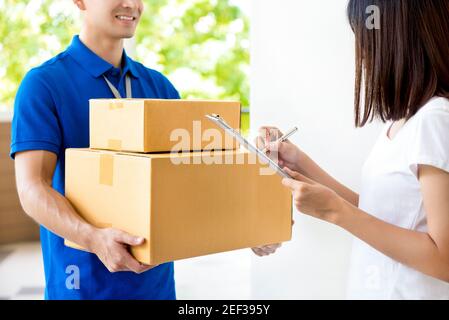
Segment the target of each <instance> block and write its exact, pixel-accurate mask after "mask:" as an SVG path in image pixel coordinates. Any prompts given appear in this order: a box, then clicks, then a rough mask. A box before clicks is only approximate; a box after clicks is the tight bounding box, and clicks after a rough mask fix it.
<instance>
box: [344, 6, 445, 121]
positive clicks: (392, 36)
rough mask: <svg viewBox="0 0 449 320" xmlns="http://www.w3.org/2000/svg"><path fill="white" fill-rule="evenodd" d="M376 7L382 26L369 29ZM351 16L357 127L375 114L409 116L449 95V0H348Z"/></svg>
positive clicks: (391, 117)
mask: <svg viewBox="0 0 449 320" xmlns="http://www.w3.org/2000/svg"><path fill="white" fill-rule="evenodd" d="M372 6H375V8H377V10H378V13H379V17H378V18H379V20H378V21H379V22H380V23H379V25H377V27H379V28H371V27H373V26H374V27H376V26H375V24H370V22H375V21H376V20H375V18H376V17H375V16H372V14H376V13H377V12H375V11H372V12H370V8H373V7H372ZM367 9H368V12H367ZM348 18H349V22H350V24H351V27H352V29H353V31H354V34H355V39H356V41H355V42H356V81H355V124H356V126H357V127H362V126H364V125H365V124H366V123H368V122H371V121H372V120H373V119H374V118H379V119H381V120H382V121H384V122H385V121H389V120H393V121H397V120H400V119H407V120H408V119H410V118H411V117H412V116H413V115H414V114H416V112H417V111H418V110H419V109H420V108H421V107H422V106H423V105H424V104H426V103H427V102H428V101H429V100H430V99H431V98H433V97H434V96H441V97H447V98H449V0H350V1H349V4H348ZM367 20H368V23H369V24H368V25H367ZM363 96H364V103H362V97H363ZM363 104H364V105H363Z"/></svg>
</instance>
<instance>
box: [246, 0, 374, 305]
mask: <svg viewBox="0 0 449 320" xmlns="http://www.w3.org/2000/svg"><path fill="white" fill-rule="evenodd" d="M346 4H347V0H314V1H310V0H276V1H272V0H253V3H252V12H251V15H252V25H251V26H252V35H251V37H252V39H251V45H252V49H251V50H252V52H251V59H252V74H251V89H252V93H251V128H252V131H253V132H254V130H255V129H257V128H258V127H260V126H261V125H263V124H265V125H267V124H270V125H276V126H278V127H279V128H282V129H284V130H287V129H289V128H291V127H293V126H294V125H298V126H299V128H300V131H299V134H297V135H296V136H295V137H294V138H293V139H292V140H293V141H294V142H295V143H297V144H299V145H300V147H301V148H302V149H303V150H304V151H306V152H307V153H308V154H309V155H310V156H311V157H312V158H313V159H315V161H317V162H318V163H319V164H320V165H321V166H322V167H324V168H325V169H326V170H327V171H328V172H330V173H331V174H332V175H333V176H334V177H336V178H337V179H339V180H340V181H341V182H343V183H345V184H346V185H348V186H349V187H351V188H353V189H355V190H358V188H359V183H360V171H361V166H362V163H363V161H364V158H365V157H366V156H367V154H368V152H369V151H370V148H371V146H372V144H373V143H374V141H375V139H376V137H377V134H378V132H379V125H378V124H376V125H371V126H369V127H368V128H364V129H357V130H356V129H355V128H354V124H353V122H354V115H353V87H354V43H353V42H354V37H353V34H352V31H351V29H350V27H349V24H348V23H347V18H346V15H345V14H346V12H345V10H346ZM294 215H295V220H296V224H295V227H294V234H293V241H291V242H290V243H287V244H285V245H284V246H283V248H282V249H281V250H280V251H279V252H278V253H277V254H276V255H274V256H272V257H268V258H264V259H258V258H253V259H252V297H253V298H274V299H277V298H286V299H289V298H294V299H312V298H323V299H329V298H332V299H334V298H336V299H339V298H344V293H345V283H346V275H347V268H348V258H349V254H350V244H351V236H350V235H349V234H348V233H346V232H345V231H343V230H340V229H338V228H337V227H335V226H332V225H328V224H325V223H323V222H320V221H316V220H313V219H312V218H308V217H305V216H300V215H299V214H298V213H296V212H295V214H294Z"/></svg>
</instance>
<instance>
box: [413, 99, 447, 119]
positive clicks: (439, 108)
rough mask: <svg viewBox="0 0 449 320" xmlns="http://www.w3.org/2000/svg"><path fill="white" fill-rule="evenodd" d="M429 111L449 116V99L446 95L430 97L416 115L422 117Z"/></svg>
mask: <svg viewBox="0 0 449 320" xmlns="http://www.w3.org/2000/svg"><path fill="white" fill-rule="evenodd" d="M429 113H443V114H446V115H447V116H449V99H448V98H444V97H434V98H432V99H430V100H429V101H428V102H427V103H426V104H425V105H424V106H423V107H421V109H419V111H418V112H417V113H416V116H418V117H420V116H421V117H422V116H425V115H427V114H429Z"/></svg>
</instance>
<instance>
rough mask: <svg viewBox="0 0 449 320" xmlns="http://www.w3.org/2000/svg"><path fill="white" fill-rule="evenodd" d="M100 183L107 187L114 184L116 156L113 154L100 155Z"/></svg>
mask: <svg viewBox="0 0 449 320" xmlns="http://www.w3.org/2000/svg"><path fill="white" fill-rule="evenodd" d="M99 183H100V184H102V185H106V186H112V185H113V183H114V156H113V155H111V154H101V155H100V177H99Z"/></svg>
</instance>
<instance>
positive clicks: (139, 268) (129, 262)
mask: <svg viewBox="0 0 449 320" xmlns="http://www.w3.org/2000/svg"><path fill="white" fill-rule="evenodd" d="M125 251H126V249H125ZM123 259H124V262H123V264H124V265H125V266H126V268H127V269H129V270H131V271H132V272H134V273H142V272H144V271H145V269H146V267H147V266H145V265H144V264H141V263H140V262H139V261H137V260H136V259H135V258H134V257H133V256H132V255H131V254H130V253H129V252H128V251H126V252H124V253H123Z"/></svg>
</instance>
